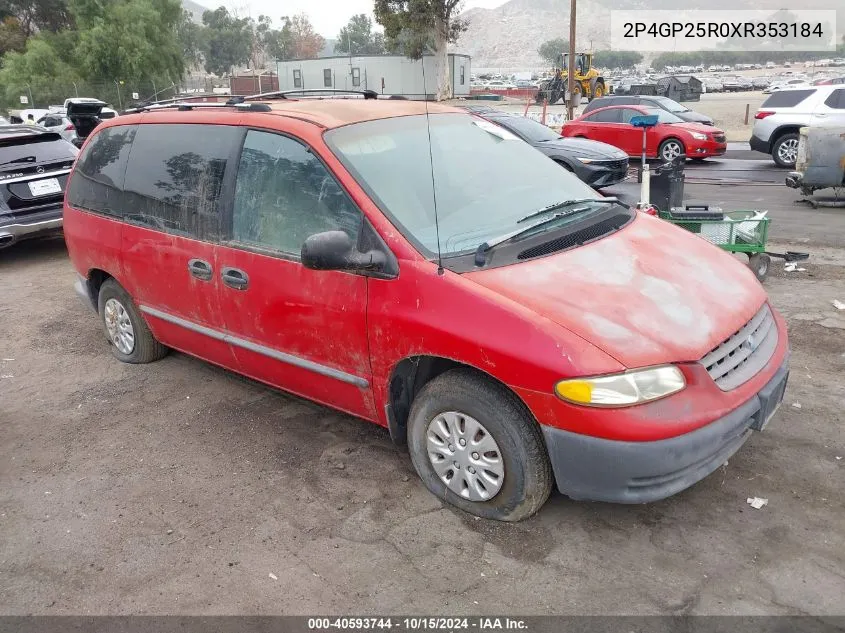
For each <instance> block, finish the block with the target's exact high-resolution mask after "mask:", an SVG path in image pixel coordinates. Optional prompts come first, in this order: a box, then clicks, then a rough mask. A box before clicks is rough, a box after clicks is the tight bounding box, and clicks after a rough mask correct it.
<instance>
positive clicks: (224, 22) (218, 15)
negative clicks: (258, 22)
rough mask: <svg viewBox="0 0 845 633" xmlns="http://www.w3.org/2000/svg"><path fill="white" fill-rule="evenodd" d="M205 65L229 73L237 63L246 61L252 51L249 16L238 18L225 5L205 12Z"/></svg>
mask: <svg viewBox="0 0 845 633" xmlns="http://www.w3.org/2000/svg"><path fill="white" fill-rule="evenodd" d="M202 23H203V24H204V25H205V29H204V31H203V38H202V40H203V56H204V57H205V69H206V71H208V72H210V73H214V74H215V75H220V76H224V75H228V74H230V73H231V72H232V69H233V67H235V66H240V65H243V64H246V63H247V62H248V61H249V58H250V54H251V52H252V27H251V25H250V21H249V19H248V18H237V17H235V16H233V15H232V14H230V13H229V11H228V10H227V9H226V8H225V7H219V8H217V9H215V10H214V11H206V12H204V13H203V14H202Z"/></svg>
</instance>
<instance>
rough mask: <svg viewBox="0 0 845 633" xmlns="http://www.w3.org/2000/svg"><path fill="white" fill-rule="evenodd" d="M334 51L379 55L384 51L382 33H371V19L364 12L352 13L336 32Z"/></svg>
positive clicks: (346, 53) (345, 53)
mask: <svg viewBox="0 0 845 633" xmlns="http://www.w3.org/2000/svg"><path fill="white" fill-rule="evenodd" d="M334 52H335V53H342V54H344V55H381V54H382V53H384V52H385V47H384V35H382V34H381V33H378V32H376V33H373V21H372V20H371V19H370V18H369V16H367V15H366V14H364V13H359V14H358V15H353V16H352V17H351V18H350V19H349V23H348V24H347V25H346V26H344V27H343V28H342V29H340V33H338V34H337V42H336V43H335V45H334Z"/></svg>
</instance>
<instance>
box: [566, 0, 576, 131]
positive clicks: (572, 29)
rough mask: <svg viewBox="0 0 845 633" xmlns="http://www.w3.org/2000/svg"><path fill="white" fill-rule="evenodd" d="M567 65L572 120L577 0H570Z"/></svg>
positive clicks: (568, 115)
mask: <svg viewBox="0 0 845 633" xmlns="http://www.w3.org/2000/svg"><path fill="white" fill-rule="evenodd" d="M566 65H567V71H568V74H569V77H568V79H567V84H566V85H567V90H568V92H569V99H567V101H566V118H567V120H568V121H571V120H572V119H573V118H574V108H573V106H572V102H573V97H574V96H575V0H569V61H568V63H567V64H566Z"/></svg>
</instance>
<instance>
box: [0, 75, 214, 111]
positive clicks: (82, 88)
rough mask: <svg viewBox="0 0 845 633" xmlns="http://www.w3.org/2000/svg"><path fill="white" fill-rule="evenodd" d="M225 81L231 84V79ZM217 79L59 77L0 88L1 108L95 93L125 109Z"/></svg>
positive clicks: (201, 88) (40, 105)
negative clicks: (39, 83) (130, 79)
mask: <svg viewBox="0 0 845 633" xmlns="http://www.w3.org/2000/svg"><path fill="white" fill-rule="evenodd" d="M222 82H225V84H226V85H228V79H226V80H222ZM215 83H217V84H220V83H221V80H216V82H214V81H212V78H211V77H204V76H193V77H187V78H184V79H181V80H180V81H178V82H175V83H174V82H172V81H167V80H162V81H152V80H150V81H121V80H114V81H97V82H85V81H76V82H74V81H69V80H68V81H63V80H61V79H59V80H56V81H53V82H50V83H49V84H41V85H31V84H28V85H26V86H15V87H13V86H7V87H5V90H2V89H0V99H2V101H0V110H5V111H6V112H14V111H16V110H24V109H30V108H32V109H48V108H49V107H51V106H60V107H61V106H62V105H63V104H64V101H65V99H69V98H71V97H93V98H95V99H100V100H101V101H104V102H105V103H107V104H108V105H109V106H110V107H112V108H114V109H115V110H118V111H122V110H125V109H126V108H129V107H132V106H133V105H134V104H137V103H140V102H144V101H156V100H161V99H170V98H172V97H174V96H176V95H180V94H185V93H203V92H212V90H213V88H214V84H215ZM24 101H25V102H24Z"/></svg>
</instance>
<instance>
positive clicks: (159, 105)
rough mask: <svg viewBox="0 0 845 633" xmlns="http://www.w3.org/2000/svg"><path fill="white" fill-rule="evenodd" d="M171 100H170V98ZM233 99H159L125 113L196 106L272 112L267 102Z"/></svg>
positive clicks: (190, 108) (185, 108) (187, 109)
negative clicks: (195, 101)
mask: <svg viewBox="0 0 845 633" xmlns="http://www.w3.org/2000/svg"><path fill="white" fill-rule="evenodd" d="M168 101H170V100H168ZM231 101H232V100H231V99H230V100H229V101H227V102H225V103H202V102H201V103H189V102H185V101H174V102H172V103H167V102H164V101H157V102H155V103H149V104H144V105H141V106H138V107H135V108H129V109H128V110H125V111H124V114H133V113H136V112H150V111H155V110H167V109H170V108H175V109H177V110H179V111H180V112H187V111H189V110H193V109H195V108H234V109H236V110H242V111H243V110H245V111H248V112H270V111H271V110H272V108H271V107H270V106H268V105H267V104H266V103H241V102H238V103H231Z"/></svg>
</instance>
